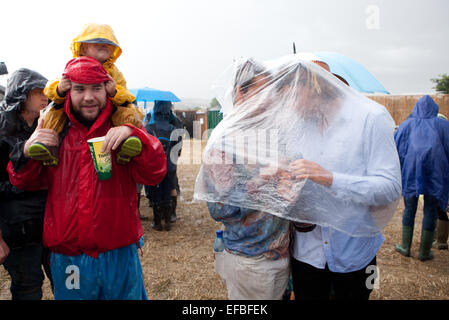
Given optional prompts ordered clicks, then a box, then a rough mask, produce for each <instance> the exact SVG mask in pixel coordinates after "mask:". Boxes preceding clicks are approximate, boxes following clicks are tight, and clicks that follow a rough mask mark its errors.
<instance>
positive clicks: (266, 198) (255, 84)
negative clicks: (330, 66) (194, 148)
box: [194, 56, 401, 236]
mask: <svg viewBox="0 0 449 320" xmlns="http://www.w3.org/2000/svg"><path fill="white" fill-rule="evenodd" d="M229 72H230V73H231V75H230V76H229V74H228V75H227V76H226V75H224V76H222V78H221V81H224V82H225V83H220V84H217V85H216V86H215V88H216V89H220V88H221V89H222V90H221V94H217V99H218V101H219V102H220V104H221V106H222V110H223V112H224V115H225V116H224V119H223V120H222V121H221V122H220V123H219V125H218V126H217V127H216V128H215V129H214V131H213V132H212V134H211V136H210V138H209V141H208V143H207V145H206V148H205V150H204V155H203V164H202V166H201V169H200V172H199V174H198V177H197V180H196V184H195V193H194V199H195V200H205V201H208V202H221V203H223V204H228V205H233V206H239V207H245V208H249V209H254V210H261V211H264V212H268V213H271V214H274V215H276V216H279V217H283V218H286V219H289V220H292V221H295V222H303V223H313V224H318V225H321V226H328V227H332V228H334V229H337V230H340V231H343V232H345V233H347V234H349V235H352V236H374V235H376V234H378V233H379V232H381V230H382V229H383V228H384V227H385V225H386V224H387V223H388V221H389V220H390V218H391V217H392V215H393V214H394V210H395V208H396V206H397V203H398V199H399V197H400V195H401V182H400V166H399V161H398V156H397V151H396V146H395V144H394V140H393V131H394V121H393V120H392V118H391V116H390V115H389V114H388V112H387V110H386V109H385V108H384V107H383V106H381V105H379V104H377V103H376V102H374V101H372V100H370V99H368V98H366V97H365V96H363V95H361V94H359V93H358V92H356V91H354V90H352V89H351V88H349V87H348V86H347V85H346V84H345V83H343V82H342V81H340V80H339V79H338V78H337V77H335V76H334V75H333V74H331V73H329V72H327V71H326V70H324V69H323V68H321V67H319V66H318V65H316V64H314V63H312V62H309V61H305V60H301V59H300V58H299V57H297V56H287V57H283V58H280V59H277V60H274V61H269V62H266V63H258V62H256V61H254V60H252V59H241V60H239V61H236V62H235V63H234V64H233V66H232V67H230V68H229V69H228V73H229ZM226 79H227V81H228V85H226ZM229 82H230V83H229ZM300 159H303V160H305V161H307V162H308V163H314V164H317V165H319V166H320V167H321V168H324V169H325V170H327V171H325V172H328V173H329V174H330V175H325V174H323V172H320V173H319V174H318V175H310V174H307V175H305V176H304V175H298V169H297V168H298V167H297V164H298V160H300ZM305 161H302V162H301V165H304V162H305ZM301 170H302V169H301ZM307 177H308V178H307ZM329 177H331V182H332V183H331V184H330V185H326V184H325V183H323V182H322V180H326V178H329ZM323 178H324V179H323Z"/></svg>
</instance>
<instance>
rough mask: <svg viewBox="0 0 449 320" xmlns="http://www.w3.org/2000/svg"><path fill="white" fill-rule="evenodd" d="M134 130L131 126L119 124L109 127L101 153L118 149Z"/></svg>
mask: <svg viewBox="0 0 449 320" xmlns="http://www.w3.org/2000/svg"><path fill="white" fill-rule="evenodd" d="M132 132H133V130H132V129H131V128H130V127H127V126H119V127H114V128H111V129H109V131H108V133H106V136H105V138H104V143H103V147H102V148H101V153H108V152H111V150H115V149H117V148H118V147H119V146H120V145H121V143H122V142H123V141H125V140H126V139H127V138H128V137H129V136H130V135H131V133H132Z"/></svg>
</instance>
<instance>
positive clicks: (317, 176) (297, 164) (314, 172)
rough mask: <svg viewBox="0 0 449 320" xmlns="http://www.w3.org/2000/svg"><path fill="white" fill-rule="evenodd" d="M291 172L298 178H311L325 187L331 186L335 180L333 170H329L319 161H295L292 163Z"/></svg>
mask: <svg viewBox="0 0 449 320" xmlns="http://www.w3.org/2000/svg"><path fill="white" fill-rule="evenodd" d="M290 174H291V175H292V176H293V177H295V178H296V179H298V180H302V179H310V180H312V181H313V182H315V183H318V184H321V185H323V186H325V187H330V186H331V185H332V181H333V176H332V172H330V171H327V170H326V169H324V168H323V167H321V166H320V165H319V164H318V163H315V162H313V161H309V160H304V159H299V160H296V161H293V162H292V163H291V164H290Z"/></svg>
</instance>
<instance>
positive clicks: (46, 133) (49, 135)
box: [23, 118, 59, 157]
mask: <svg viewBox="0 0 449 320" xmlns="http://www.w3.org/2000/svg"><path fill="white" fill-rule="evenodd" d="M43 125H44V119H43V118H40V119H39V121H38V123H37V127H36V130H34V132H33V134H32V135H31V136H30V138H29V139H28V140H27V142H25V145H24V147H23V154H24V156H25V157H29V154H28V148H29V147H30V146H31V145H32V144H33V143H35V142H40V143H43V144H45V145H46V146H48V147H56V146H58V145H59V138H58V133H57V132H56V131H55V130H52V129H43Z"/></svg>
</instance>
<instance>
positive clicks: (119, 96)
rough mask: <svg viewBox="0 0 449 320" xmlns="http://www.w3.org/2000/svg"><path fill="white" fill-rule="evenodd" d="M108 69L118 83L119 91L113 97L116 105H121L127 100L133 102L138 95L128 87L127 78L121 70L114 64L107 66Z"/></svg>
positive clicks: (112, 99) (117, 88)
mask: <svg viewBox="0 0 449 320" xmlns="http://www.w3.org/2000/svg"><path fill="white" fill-rule="evenodd" d="M106 71H107V72H108V73H109V74H110V75H111V77H112V79H114V81H115V83H116V90H117V93H116V94H115V96H114V97H113V98H111V101H112V103H113V104H114V105H116V106H121V105H122V104H124V103H125V102H128V103H132V102H133V101H134V100H135V99H136V97H134V96H133V95H132V94H131V92H129V90H128V88H127V87H126V81H125V78H124V77H123V74H122V73H121V72H120V70H119V69H118V68H117V67H116V66H115V65H114V64H113V65H111V67H110V68H107V69H106Z"/></svg>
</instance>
